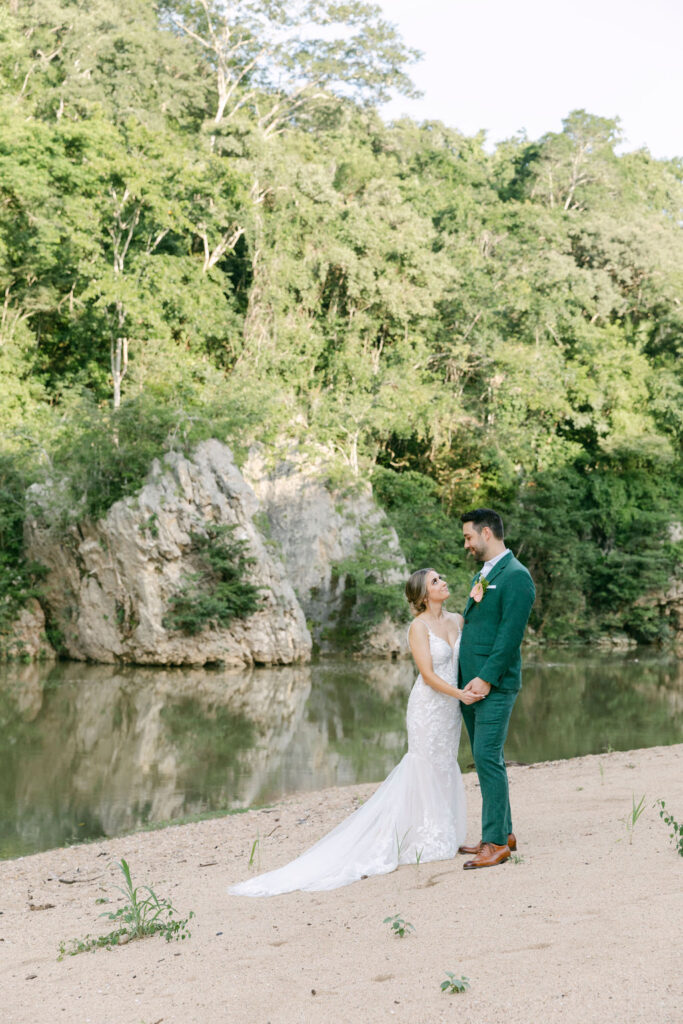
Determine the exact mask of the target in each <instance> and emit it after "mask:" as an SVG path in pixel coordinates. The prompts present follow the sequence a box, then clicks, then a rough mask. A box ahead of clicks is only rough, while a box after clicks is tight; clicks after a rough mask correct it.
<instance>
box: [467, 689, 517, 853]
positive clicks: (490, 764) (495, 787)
mask: <svg viewBox="0 0 683 1024" xmlns="http://www.w3.org/2000/svg"><path fill="white" fill-rule="evenodd" d="M516 699H517V691H514V690H513V691H512V692H510V691H506V690H496V689H492V690H491V692H490V693H489V695H488V697H485V698H484V700H481V701H479V702H478V703H476V704H463V705H462V717H463V719H464V722H465V726H466V728H467V732H468V734H469V737H470V744H471V745H472V753H473V754H474V763H475V765H476V769H477V775H478V776H479V786H480V788H481V800H482V817H481V838H482V840H483V841H484V842H485V843H495V844H496V845H497V846H503V845H504V844H505V843H507V841H508V835H509V833H510V832H512V815H511V812H510V796H509V789H508V777H507V772H506V770H505V758H504V756H503V744H504V743H505V737H506V736H507V731H508V723H509V721H510V715H511V714H512V709H513V707H514V704H515V701H516Z"/></svg>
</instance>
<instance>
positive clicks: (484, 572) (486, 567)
mask: <svg viewBox="0 0 683 1024" xmlns="http://www.w3.org/2000/svg"><path fill="white" fill-rule="evenodd" d="M509 553H510V549H509V548H505V549H504V550H503V551H501V553H500V554H499V555H496V556H495V557H494V558H489V560H488V562H484V564H483V565H482V567H481V574H482V576H486V575H487V573H489V572H490V571H491V569H493V567H494V565H495V564H496V562H500V560H501V558H505V556H506V555H507V554H509Z"/></svg>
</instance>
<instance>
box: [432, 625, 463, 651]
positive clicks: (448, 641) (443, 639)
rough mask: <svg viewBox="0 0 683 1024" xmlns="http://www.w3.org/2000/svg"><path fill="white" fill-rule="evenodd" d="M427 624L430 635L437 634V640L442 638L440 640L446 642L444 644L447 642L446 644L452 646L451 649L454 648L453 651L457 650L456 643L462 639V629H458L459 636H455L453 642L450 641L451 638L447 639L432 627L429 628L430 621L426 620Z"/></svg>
mask: <svg viewBox="0 0 683 1024" xmlns="http://www.w3.org/2000/svg"><path fill="white" fill-rule="evenodd" d="M425 626H426V627H427V632H428V633H429V635H430V636H435V637H436V639H437V640H440V641H441V642H442V643H444V644H446V645H447V646H448V647H450V649H451V650H452V651H453V652H455V644H457V642H458V640H459V639H460V634H461V633H462V630H459V631H458V635H457V636H456V638H455V644H452V643H451V642H450V640H446V639H445V638H444V637H442V636H439V634H438V633H435V632H434V630H433V629H430V628H429V623H428V622H425Z"/></svg>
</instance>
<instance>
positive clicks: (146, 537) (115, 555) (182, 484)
mask: <svg viewBox="0 0 683 1024" xmlns="http://www.w3.org/2000/svg"><path fill="white" fill-rule="evenodd" d="M29 497H30V504H31V505H32V507H33V509H34V512H33V514H32V515H31V516H30V517H29V519H28V520H27V523H26V546H27V551H28V554H29V557H30V558H32V559H35V560H36V561H38V562H42V563H43V565H46V566H47V567H48V570H49V572H48V577H47V580H46V582H45V593H46V604H47V606H48V608H49V613H50V617H51V620H52V622H53V624H54V625H56V626H58V627H59V629H60V630H61V632H62V634H63V637H64V646H65V648H66V651H67V653H68V655H69V657H71V658H74V659H76V660H92V661H98V662H113V661H117V660H120V661H124V662H135V663H138V664H170V665H202V664H206V663H207V662H217V661H220V662H224V663H225V664H227V665H250V664H253V663H255V662H256V663H263V664H275V663H279V664H287V663H290V662H294V661H298V660H307V659H308V658H309V656H310V650H311V638H310V635H309V633H308V630H307V628H306V621H305V618H304V614H303V612H302V609H301V606H300V605H299V602H298V601H297V598H296V595H295V593H294V591H293V589H292V586H291V584H290V582H289V581H288V579H287V577H286V575H285V571H284V569H283V566H282V564H281V563H280V561H279V560H278V559H277V558H276V557H275V556H274V555H273V553H272V551H271V550H270V548H269V547H268V546H267V545H266V543H265V542H264V538H263V536H262V535H261V532H260V531H259V529H258V527H257V525H256V524H255V522H254V516H255V515H256V514H257V513H258V511H259V503H258V500H257V498H256V497H255V495H254V493H253V491H252V490H251V488H250V487H249V486H248V485H247V484H246V483H245V481H244V478H243V477H242V474H241V473H240V471H239V469H238V468H237V466H236V465H235V462H234V460H233V457H232V453H231V452H230V449H229V448H227V447H226V446H225V445H224V444H221V443H220V442H218V441H215V440H211V441H205V442H203V443H202V444H200V445H199V446H198V447H197V450H196V452H195V454H194V455H193V457H192V459H188V458H186V457H184V456H183V455H181V454H179V453H177V452H170V453H168V454H167V455H166V456H165V457H164V459H163V460H162V461H157V460H155V462H154V463H153V465H152V468H151V471H150V473H149V476H148V478H147V482H146V483H145V485H144V487H143V488H142V490H141V491H140V493H139V494H138V495H137V496H136V497H134V498H125V499H123V500H122V501H118V502H116V504H114V505H112V507H111V508H110V509H109V511H108V513H107V515H106V517H105V518H104V519H101V520H98V521H97V522H89V521H83V522H81V523H79V524H78V525H76V526H73V527H71V528H70V529H69V530H68V531H67V532H66V533H64V532H60V531H59V530H58V529H57V528H55V527H53V526H52V525H51V512H50V495H49V493H47V491H46V489H45V488H43V489H42V490H41V489H36V488H32V490H31V492H30V495H29ZM210 524H211V525H223V524H225V525H232V526H235V527H236V530H235V537H236V539H238V540H244V541H246V543H247V545H248V549H249V553H250V554H251V555H252V556H253V558H254V566H253V569H252V575H251V582H253V583H255V584H257V585H259V586H261V587H263V588H265V589H264V591H263V595H262V597H263V603H262V607H261V609H260V610H258V611H257V612H255V613H254V614H253V615H251V616H250V617H249V618H247V619H243V620H241V619H235V620H233V621H232V623H231V624H230V626H229V628H227V629H224V628H211V627H205V628H204V630H203V631H202V632H201V633H199V634H197V635H196V636H188V635H186V634H184V633H180V632H169V631H168V630H167V629H165V628H164V626H163V625H162V621H163V619H164V616H165V615H166V613H167V611H168V608H169V601H170V599H171V597H172V596H173V594H175V593H176V592H177V591H178V590H179V588H180V586H181V584H182V580H183V577H184V576H185V575H186V574H188V573H191V572H193V571H195V570H196V566H195V564H194V562H193V549H192V540H191V533H192V532H194V531H201V529H202V527H206V526H208V525H210Z"/></svg>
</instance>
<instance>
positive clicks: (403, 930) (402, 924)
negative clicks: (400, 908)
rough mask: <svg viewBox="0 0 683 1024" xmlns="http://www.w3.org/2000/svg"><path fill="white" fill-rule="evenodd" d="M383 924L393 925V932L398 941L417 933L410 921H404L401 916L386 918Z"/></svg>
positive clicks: (395, 915)
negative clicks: (410, 933)
mask: <svg viewBox="0 0 683 1024" xmlns="http://www.w3.org/2000/svg"><path fill="white" fill-rule="evenodd" d="M382 923H383V924H391V930H392V932H393V933H394V935H395V936H396V938H397V939H404V938H405V937H406V935H408V934H409V932H414V931H415V928H414V927H413V925H412V924H411V923H410V921H404V920H403V918H402V917H401V915H400V914H394V916H393V917H385V918H384V921H383V922H382Z"/></svg>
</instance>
